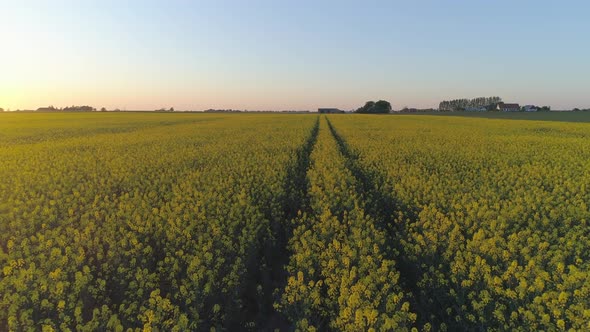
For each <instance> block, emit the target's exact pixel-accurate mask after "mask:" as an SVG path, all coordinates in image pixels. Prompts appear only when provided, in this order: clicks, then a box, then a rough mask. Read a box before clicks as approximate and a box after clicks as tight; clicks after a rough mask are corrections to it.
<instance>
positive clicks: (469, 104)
mask: <svg viewBox="0 0 590 332" xmlns="http://www.w3.org/2000/svg"><path fill="white" fill-rule="evenodd" d="M501 102H502V98H500V97H477V98H473V99H453V100H443V101H441V102H440V104H439V105H438V109H439V111H464V110H465V109H467V108H475V107H485V108H487V109H490V108H491V107H493V106H495V105H496V104H497V103H501Z"/></svg>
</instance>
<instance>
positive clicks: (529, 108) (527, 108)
mask: <svg viewBox="0 0 590 332" xmlns="http://www.w3.org/2000/svg"><path fill="white" fill-rule="evenodd" d="M524 111H525V112H536V111H538V109H537V106H535V105H525V106H524Z"/></svg>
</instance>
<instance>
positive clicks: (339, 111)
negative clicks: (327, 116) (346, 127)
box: [318, 108, 344, 113]
mask: <svg viewBox="0 0 590 332" xmlns="http://www.w3.org/2000/svg"><path fill="white" fill-rule="evenodd" d="M318 113H344V111H343V110H340V109H337V108H318Z"/></svg>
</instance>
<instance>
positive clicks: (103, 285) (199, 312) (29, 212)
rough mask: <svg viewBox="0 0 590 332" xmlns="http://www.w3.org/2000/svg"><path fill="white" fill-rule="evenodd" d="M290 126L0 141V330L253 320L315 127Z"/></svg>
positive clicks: (263, 120)
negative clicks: (294, 177) (295, 174)
mask: <svg viewBox="0 0 590 332" xmlns="http://www.w3.org/2000/svg"><path fill="white" fill-rule="evenodd" d="M290 120H291V119H287V118H279V117H273V116H268V117H255V116H252V117H243V118H240V119H225V120H224V121H222V122H215V121H211V122H201V123H189V124H175V125H170V126H156V127H148V128H139V129H137V130H134V131H133V132H122V133H117V134H96V133H94V132H91V133H89V134H87V135H82V136H78V135H75V136H72V137H67V138H63V139H53V140H46V141H42V142H39V143H36V144H27V145H24V144H13V145H9V146H7V147H3V148H2V149H1V150H0V177H1V178H2V179H3V181H2V182H1V187H0V218H1V219H0V266H1V267H2V271H1V272H2V275H1V277H0V295H1V298H0V330H40V329H44V330H48V331H50V330H53V329H55V330H117V331H118V330H123V328H125V329H127V328H132V329H141V328H144V329H146V330H149V329H159V330H201V329H208V328H210V327H215V326H218V327H225V328H230V329H232V328H233V329H235V328H239V329H241V328H245V327H246V326H253V325H254V324H255V323H256V319H257V316H258V315H259V313H260V312H262V311H263V310H265V309H264V308H256V307H255V306H253V305H252V304H257V303H264V302H263V301H262V300H260V298H262V297H267V295H265V294H262V292H263V291H264V288H265V287H264V284H265V280H264V278H263V276H264V273H265V271H266V270H268V267H265V266H264V264H261V262H263V261H264V260H265V256H266V255H267V252H266V251H267V250H268V248H272V242H273V241H274V236H273V234H272V228H273V227H275V226H274V225H275V224H277V223H281V222H283V220H284V213H285V211H284V206H285V200H286V199H287V197H288V192H287V188H288V186H287V185H286V183H287V182H288V179H287V176H288V174H290V173H289V168H291V167H294V164H295V163H296V162H297V161H296V160H295V157H294V156H297V151H298V149H300V148H301V146H302V145H303V143H304V142H305V140H306V139H307V137H308V136H309V135H310V130H311V128H312V127H313V126H312V124H313V122H314V118H312V117H305V118H302V119H300V121H290ZM279 228H280V226H279ZM271 309H272V308H271Z"/></svg>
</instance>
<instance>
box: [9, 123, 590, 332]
mask: <svg viewBox="0 0 590 332" xmlns="http://www.w3.org/2000/svg"><path fill="white" fill-rule="evenodd" d="M558 115H559V114H558ZM551 116H552V117H553V116H554V115H553V114H551ZM555 116H557V115H555ZM567 116H570V115H566V117H567ZM536 120H544V121H536ZM561 120H562V119H557V118H543V119H541V118H539V119H536V118H535V119H527V120H526V121H524V120H519V119H502V118H493V119H482V118H479V117H454V116H434V115H403V116H375V115H360V114H343V115H340V114H334V115H321V116H319V115H315V114H224V113H215V114H193V113H186V114H183V113H148V112H143V113H133V112H120V113H108V112H106V113H102V112H101V113H94V112H91V113H54V114H52V113H18V114H14V113H3V114H0V267H1V268H2V270H1V271H0V330H2V331H4V330H7V331H8V330H10V331H20V330H44V331H53V330H55V331H57V330H60V331H62V330H63V331H68V330H71V331H74V330H77V331H95V330H113V331H186V330H191V331H201V330H212V329H213V330H232V331H233V330H247V331H248V330H251V331H259V330H271V331H272V330H274V329H279V330H287V331H291V330H301V331H313V330H318V331H325V330H333V331H364V330H380V331H390V330H395V331H405V330H407V331H410V330H425V331H429V330H431V331H455V330H490V331H502V330H522V331H529V330H570V329H573V330H588V329H590V323H589V322H590V225H589V223H588V221H589V219H590V210H589V204H590V187H589V183H590V124H589V123H585V122H584V121H582V122H578V121H574V122H572V121H568V120H565V121H561Z"/></svg>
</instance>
